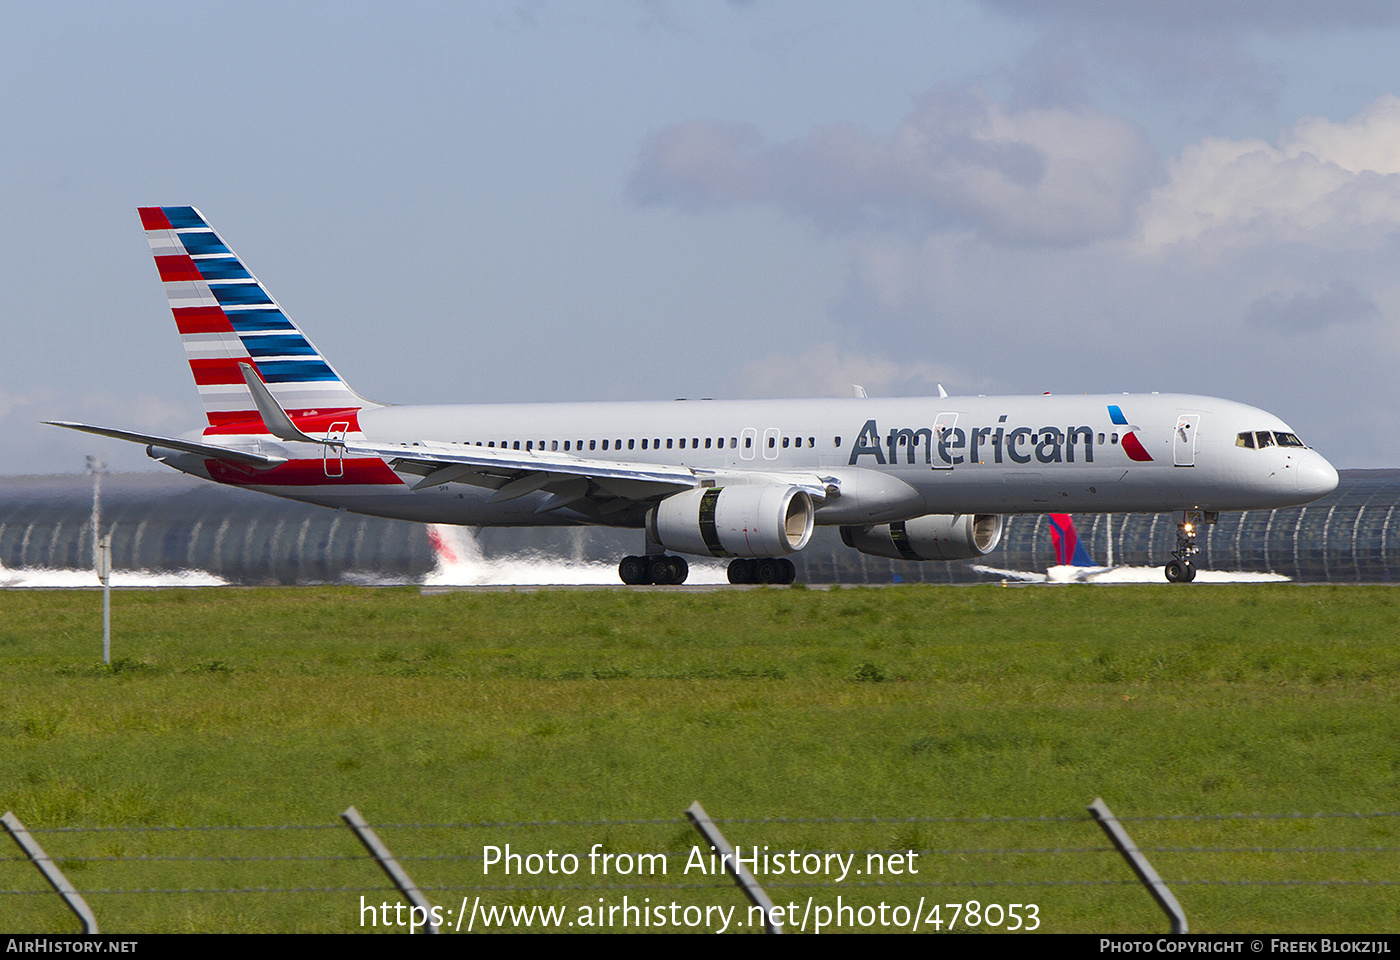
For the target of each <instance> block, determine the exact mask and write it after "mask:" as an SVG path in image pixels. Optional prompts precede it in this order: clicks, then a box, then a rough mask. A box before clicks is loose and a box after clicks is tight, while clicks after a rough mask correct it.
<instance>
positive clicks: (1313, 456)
mask: <svg viewBox="0 0 1400 960" xmlns="http://www.w3.org/2000/svg"><path fill="white" fill-rule="evenodd" d="M1297 469H1298V493H1299V495H1301V496H1304V497H1307V498H1308V499H1309V500H1316V499H1317V498H1318V497H1325V496H1327V494H1329V493H1331V492H1332V491H1333V490H1335V489H1337V468H1336V467H1334V466H1332V464H1330V463H1328V462H1327V460H1326V459H1325V458H1324V457H1323V456H1322V454H1320V453H1318V452H1317V451H1315V450H1309V451H1308V452H1307V454H1305V455H1304V456H1303V458H1302V460H1300V461H1299V463H1298V468H1297Z"/></svg>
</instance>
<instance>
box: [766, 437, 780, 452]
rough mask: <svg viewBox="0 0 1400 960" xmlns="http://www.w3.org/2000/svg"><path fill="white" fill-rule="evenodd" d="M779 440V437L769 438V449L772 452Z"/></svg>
mask: <svg viewBox="0 0 1400 960" xmlns="http://www.w3.org/2000/svg"><path fill="white" fill-rule="evenodd" d="M777 439H778V438H777V437H769V438H768V449H769V450H772V449H773V447H774V446H775V445H776V443H777Z"/></svg>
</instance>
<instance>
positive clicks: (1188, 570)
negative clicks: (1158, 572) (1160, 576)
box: [1167, 560, 1196, 583]
mask: <svg viewBox="0 0 1400 960" xmlns="http://www.w3.org/2000/svg"><path fill="white" fill-rule="evenodd" d="M1195 579H1196V565H1195V564H1194V563H1192V562H1191V561H1190V560H1168V561H1167V582H1168V583H1190V582H1191V581H1192V580H1195Z"/></svg>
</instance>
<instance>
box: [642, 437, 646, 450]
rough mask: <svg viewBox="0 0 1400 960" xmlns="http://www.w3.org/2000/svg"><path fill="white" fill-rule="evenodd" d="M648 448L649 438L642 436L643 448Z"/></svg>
mask: <svg viewBox="0 0 1400 960" xmlns="http://www.w3.org/2000/svg"><path fill="white" fill-rule="evenodd" d="M646 448H647V438H646V437H642V449H643V450H645V449H646Z"/></svg>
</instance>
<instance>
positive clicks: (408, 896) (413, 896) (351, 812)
mask: <svg viewBox="0 0 1400 960" xmlns="http://www.w3.org/2000/svg"><path fill="white" fill-rule="evenodd" d="M340 819H342V820H344V821H345V823H346V825H347V826H349V827H350V829H351V830H354V831H355V836H357V837H359V838H360V842H361V843H363V844H364V845H365V849H366V850H368V851H369V855H370V856H371V857H374V859H375V860H377V861H379V866H380V867H381V868H382V869H383V871H384V872H385V873H387V874H388V875H389V879H390V880H392V881H393V882H394V886H396V887H398V888H399V892H400V893H402V894H403V896H404V899H405V900H407V901H408V902H409V903H410V904H411V905H412V906H414V907H417V908H419V909H420V910H422V911H423V932H424V933H437V932H438V928H437V924H435V923H433V905H432V904H431V903H429V902H428V898H427V897H425V896H423V891H421V890H419V889H418V885H417V884H415V883H414V882H413V880H412V879H411V878H410V877H409V875H408V872H407V871H406V870H404V868H403V867H401V866H399V862H398V861H397V860H395V859H394V855H393V854H392V853H390V852H389V848H388V847H386V846H384V841H382V840H380V839H379V836H378V834H376V833H375V832H374V831H373V830H372V829H370V825H369V824H368V823H365V818H364V817H362V816H360V811H358V810H356V809H355V808H354V807H347V808H346V810H345V812H344V813H342V814H341V815H340ZM409 918H410V921H411V920H412V914H411V913H410V914H409ZM411 927H412V923H410V929H411Z"/></svg>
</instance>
